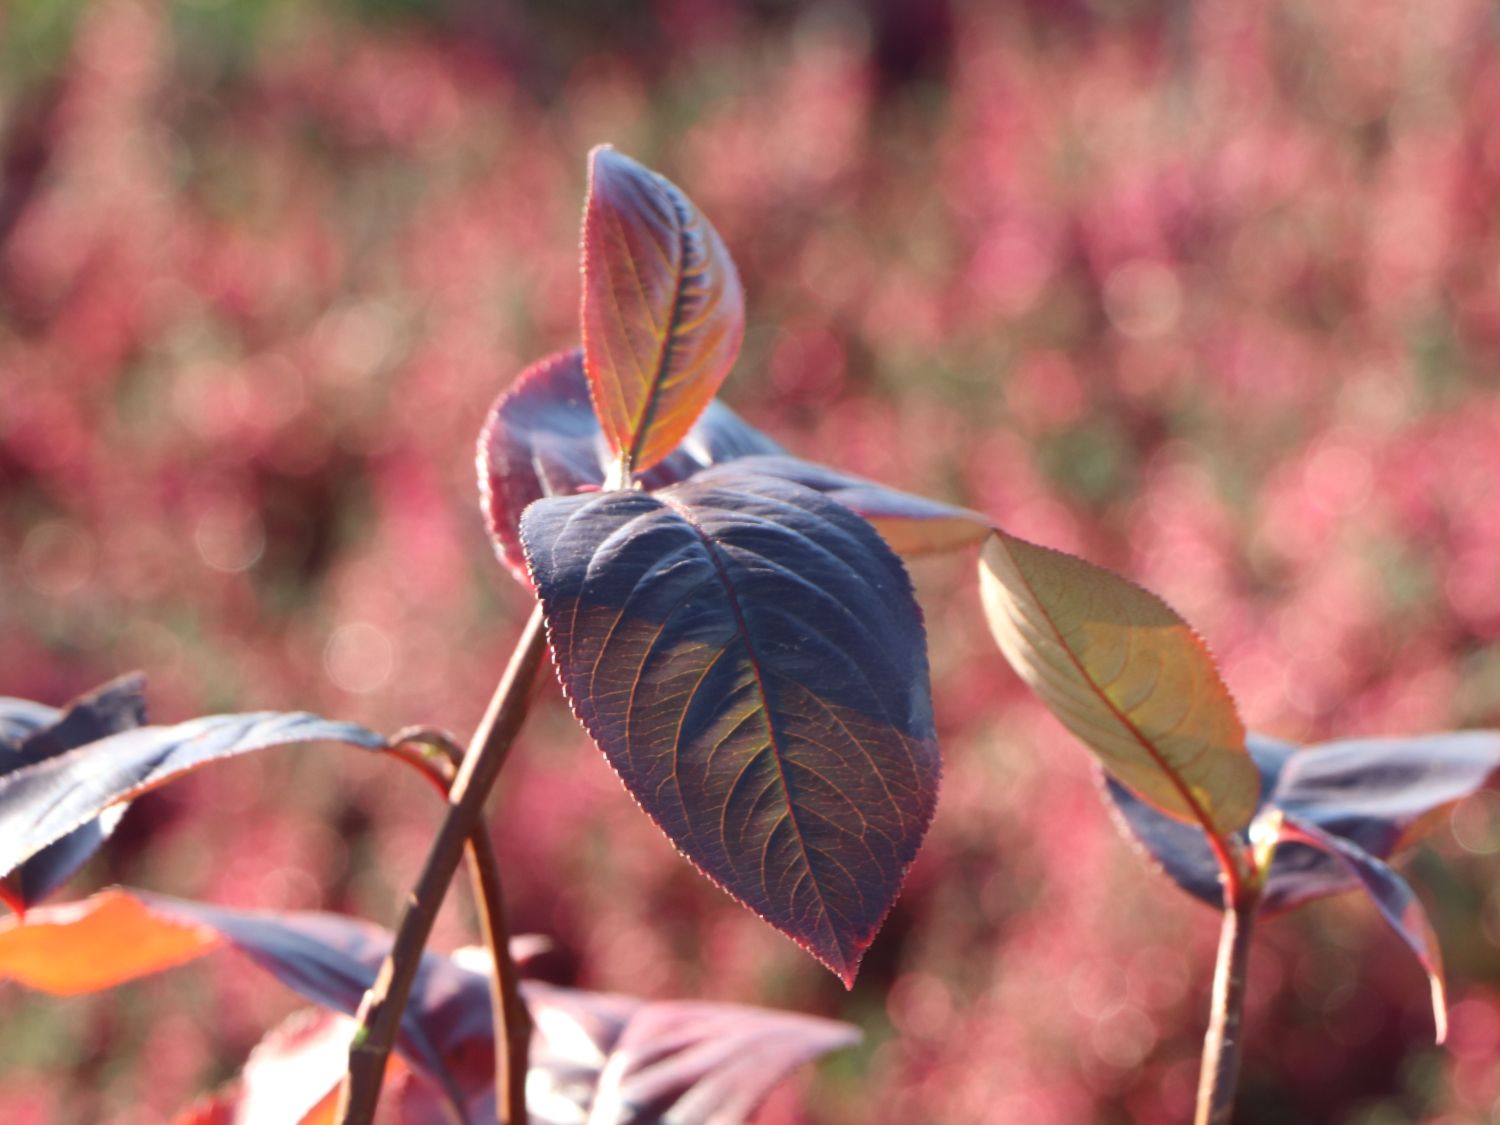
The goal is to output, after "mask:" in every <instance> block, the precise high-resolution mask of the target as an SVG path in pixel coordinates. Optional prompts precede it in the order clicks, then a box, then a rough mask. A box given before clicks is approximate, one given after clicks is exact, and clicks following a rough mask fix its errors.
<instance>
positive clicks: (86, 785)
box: [0, 711, 386, 874]
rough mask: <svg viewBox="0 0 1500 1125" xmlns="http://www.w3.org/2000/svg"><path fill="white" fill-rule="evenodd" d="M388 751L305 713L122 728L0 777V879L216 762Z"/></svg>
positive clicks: (377, 739)
mask: <svg viewBox="0 0 1500 1125" xmlns="http://www.w3.org/2000/svg"><path fill="white" fill-rule="evenodd" d="M319 741H331V742H347V743H349V744H351V745H354V746H360V747H363V748H365V749H369V750H379V749H384V748H385V747H386V741H385V739H384V738H382V737H381V736H380V735H378V734H376V733H375V732H374V731H371V730H367V729H365V728H364V727H361V726H357V725H356V724H354V723H342V722H333V721H331V720H329V719H320V718H319V717H318V716H316V715H310V714H307V713H306V712H292V713H280V712H275V711H260V712H251V713H248V714H241V715H210V716H208V717H206V718H202V719H193V720H192V721H190V722H186V723H179V724H177V725H176V726H169V727H155V726H153V727H139V728H137V729H135V730H124V731H120V732H119V733H117V734H111V735H109V736H108V737H106V738H101V739H99V740H98V741H97V742H90V743H88V744H87V745H85V746H81V747H79V748H78V749H76V750H67V751H64V752H62V753H58V754H56V755H55V756H53V757H50V758H46V759H44V760H42V761H37V762H32V763H30V764H28V765H23V766H21V767H20V768H18V769H15V770H13V771H11V772H10V773H7V774H5V775H4V776H0V873H5V874H9V873H10V872H12V871H14V870H15V869H16V868H17V867H18V866H19V865H20V864H22V863H24V862H26V861H27V860H29V859H31V857H33V856H35V855H37V854H38V853H39V852H41V850H42V849H43V848H46V847H47V846H48V845H50V844H52V843H54V842H55V841H57V840H61V839H62V838H63V837H65V836H67V835H68V834H69V833H70V832H73V831H75V830H76V829H78V828H79V826H80V825H84V824H87V823H88V822H90V821H92V820H94V819H95V818H96V817H98V816H99V815H100V814H101V813H103V812H104V811H105V810H106V809H108V808H110V806H112V805H117V804H119V803H120V802H122V801H128V800H130V799H131V798H133V797H137V796H139V795H140V794H142V793H144V792H146V791H147V790H150V789H154V788H156V787H157V786H159V785H164V784H165V783H166V782H168V781H171V780H173V779H174V778H177V777H180V776H181V775H182V774H184V773H187V772H188V771H190V770H193V769H196V768H197V767H199V766H202V765H204V764H206V763H208V762H213V761H217V760H219V759H221V758H229V757H233V756H235V755H238V754H247V753H249V752H251V751H253V750H264V749H267V748H268V747H272V746H283V745H286V744H287V743H292V742H319Z"/></svg>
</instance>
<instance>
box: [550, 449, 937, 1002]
mask: <svg viewBox="0 0 1500 1125" xmlns="http://www.w3.org/2000/svg"><path fill="white" fill-rule="evenodd" d="M521 539H522V541H523V543H524V544H525V547H526V556H527V561H528V563H529V564H530V567H531V572H532V577H533V579H534V580H535V582H536V586H537V590H538V592H539V594H540V597H541V600H542V606H543V609H544V611H545V613H546V617H547V629H548V638H549V640H550V641H551V645H552V652H553V655H554V658H555V660H556V663H557V669H558V674H559V676H560V678H561V679H562V682H563V685H564V688H565V689H566V691H567V693H568V696H569V698H570V700H571V701H572V704H573V708H574V711H575V712H576V713H577V715H578V717H579V719H580V720H581V721H582V723H583V725H584V727H585V728H586V729H587V730H588V732H589V734H590V735H592V736H593V738H594V741H595V742H596V743H598V744H599V747H600V749H602V750H603V751H604V754H605V756H606V757H607V758H608V759H609V761H610V763H611V764H612V765H613V766H614V767H615V769H616V771H617V772H618V773H619V775H620V777H621V779H622V780H623V781H624V783H625V786H626V788H628V789H629V790H630V792H631V793H632V794H633V795H634V796H635V798H636V800H637V801H639V802H640V804H641V806H642V808H644V809H645V810H646V812H647V814H648V815H650V816H651V818H652V819H653V820H655V821H656V823H657V824H658V825H659V826H660V827H661V828H662V830H663V831H665V832H666V834H667V836H668V837H669V838H671V840H672V841H673V843H675V844H676V845H677V847H678V848H679V849H680V850H681V851H682V852H683V853H684V854H685V855H686V856H687V857H688V858H689V859H691V860H692V861H693V862H694V863H695V864H697V865H698V866H699V868H701V869H702V870H703V871H704V872H705V874H707V875H708V876H709V877H710V878H711V879H713V880H714V881H715V882H717V883H719V884H720V885H721V886H723V887H724V888H725V889H726V890H727V891H729V893H730V894H732V895H734V896H735V897H736V898H738V899H739V900H740V901H741V902H743V903H745V904H746V905H747V906H749V907H750V908H751V909H752V910H754V911H755V912H756V913H758V914H760V915H761V916H762V917H764V918H765V919H766V920H767V921H769V922H770V923H771V924H772V925H774V926H776V927H777V928H778V929H781V930H782V931H783V932H785V933H787V934H788V935H790V936H791V937H792V938H794V939H795V940H796V941H798V942H799V943H800V944H802V945H803V946H804V947H805V948H807V949H808V950H809V951H810V952H812V953H813V954H814V955H815V956H816V957H818V958H819V959H820V960H822V961H823V962H824V964H826V965H827V966H828V967H829V968H831V969H832V970H833V971H834V972H836V973H838V974H839V976H841V977H842V978H843V979H844V980H845V982H846V983H849V982H851V981H852V979H853V976H854V973H855V970H856V968H857V966H858V963H859V958H860V956H861V955H862V953H863V952H864V949H865V947H866V946H868V945H869V943H870V941H871V939H872V938H873V937H874V935H875V931H876V930H877V929H878V928H879V925H880V923H881V921H882V920H883V919H884V917H885V914H886V912H887V911H888V910H889V909H890V906H891V903H892V902H893V901H894V899H895V897H896V893H897V891H898V889H899V888H900V885H901V880H902V878H903V876H904V875H905V872H906V868H907V865H908V864H910V863H911V861H912V859H913V857H914V856H915V855H916V852H917V848H918V847H919V845H920V844H921V840H922V836H923V834H924V832H925V831H926V828H927V824H928V821H929V820H930V819H931V817H932V811H933V807H934V804H935V802H936V798H937V786H938V774H939V763H938V755H937V742H936V737H935V735H934V732H933V725H932V705H931V698H930V694H929V688H928V682H927V657H926V645H925V639H924V636H923V632H922V622H921V613H920V611H919V610H918V608H917V605H916V602H915V600H914V599H913V597H912V593H911V584H910V581H909V580H908V579H907V577H906V572H905V571H904V570H903V569H902V567H901V563H900V560H899V559H897V558H896V556H895V555H894V554H892V553H891V551H890V549H889V548H888V547H887V546H886V545H885V543H884V542H883V541H882V540H881V539H880V537H879V536H878V535H876V534H875V532H874V531H873V529H871V527H870V526H869V525H868V524H867V523H865V522H864V521H863V520H861V519H859V518H858V517H857V516H855V515H854V514H853V513H851V512H849V511H848V510H847V509H845V508H844V507H843V506H841V505H839V504H837V503H834V502H833V501H831V500H829V499H828V498H827V497H825V496H823V495H821V494H819V493H817V492H814V491H812V490H811V489H807V488H804V487H802V486H800V485H797V484H793V483H790V482H788V481H783V480H777V479H773V478H767V477H761V476H757V475H754V474H751V473H742V474H730V473H719V474H716V476H715V478H714V480H713V481H712V482H711V483H709V482H700V481H698V480H691V481H688V482H686V483H683V484H679V485H674V486H672V487H671V488H666V489H662V490H660V491H658V492H654V493H643V492H605V493H597V494H594V495H585V496H573V497H559V498H556V499H547V500H539V501H537V502H536V503H535V504H533V505H532V506H531V507H530V508H528V509H527V510H526V514H525V516H523V517H522V520H521Z"/></svg>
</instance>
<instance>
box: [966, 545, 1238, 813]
mask: <svg viewBox="0 0 1500 1125" xmlns="http://www.w3.org/2000/svg"><path fill="white" fill-rule="evenodd" d="M979 576H980V586H981V591H982V594H983V597H984V608H985V613H986V614H987V616H988V618H989V622H990V628H991V630H992V631H993V632H994V634H995V639H996V640H997V641H998V642H999V645H1000V649H1001V651H1002V652H1004V653H1005V656H1006V658H1007V659H1008V660H1009V661H1010V663H1011V665H1012V666H1013V667H1014V668H1015V669H1016V671H1017V672H1018V673H1019V674H1020V676H1021V678H1022V679H1024V680H1025V681H1026V682H1027V683H1028V684H1029V685H1031V687H1032V688H1033V689H1034V690H1035V691H1036V693H1037V694H1038V695H1039V696H1041V698H1042V700H1043V702H1045V703H1046V704H1047V706H1048V708H1049V709H1050V710H1051V711H1052V713H1053V714H1055V715H1056V716H1057V717H1058V719H1060V720H1061V721H1062V723H1063V725H1064V726H1066V727H1067V728H1068V729H1069V730H1070V731H1072V732H1073V733H1074V734H1075V735H1077V736H1078V738H1079V739H1081V740H1082V741H1083V742H1084V744H1085V745H1087V746H1088V747H1089V749H1090V750H1092V751H1093V752H1094V753H1095V754H1096V755H1097V756H1098V758H1099V760H1100V761H1101V762H1102V763H1103V765H1104V767H1105V768H1106V769H1107V770H1109V772H1110V773H1111V774H1113V775H1114V776H1115V777H1116V778H1118V779H1119V780H1120V781H1121V782H1123V783H1124V784H1125V785H1127V786H1129V787H1130V788H1131V789H1132V790H1134V791H1135V792H1136V793H1137V794H1139V795H1140V796H1141V797H1143V798H1145V799H1146V800H1147V801H1149V802H1150V803H1151V804H1153V805H1155V806H1156V807H1157V808H1159V809H1161V810H1162V811H1163V812H1166V813H1168V814H1169V815H1171V816H1174V817H1177V818H1178V819H1180V820H1186V821H1193V822H1197V823H1198V824H1201V825H1202V826H1203V827H1204V828H1205V830H1207V831H1210V832H1212V833H1214V835H1215V836H1216V837H1217V838H1218V839H1219V840H1220V841H1225V840H1227V837H1228V836H1229V835H1230V834H1232V833H1234V832H1235V831H1237V830H1239V829H1241V828H1243V827H1245V825H1247V824H1248V823H1249V822H1250V818H1251V816H1253V815H1254V813H1255V809H1256V806H1257V804H1258V801H1259V795H1260V776H1259V774H1258V772H1257V771H1256V768H1255V763H1254V761H1252V760H1251V758H1250V755H1249V753H1248V752H1247V751H1246V749H1245V729H1244V726H1243V724H1242V723H1241V722H1240V717H1239V712H1238V711H1237V710H1236V708H1235V706H1234V700H1233V699H1231V698H1230V695H1229V689H1228V688H1226V687H1225V686H1224V682H1223V680H1221V679H1220V678H1219V672H1218V669H1217V668H1216V667H1215V665H1214V662H1213V658H1212V657H1211V656H1210V655H1209V653H1208V649H1207V648H1206V647H1205V645H1204V644H1203V641H1202V640H1201V639H1200V638H1199V637H1198V635H1197V634H1196V633H1194V632H1193V630H1192V629H1191V628H1189V627H1188V625H1187V623H1186V622H1185V621H1183V620H1182V618H1181V617H1179V616H1178V615H1177V614H1176V612H1174V611H1173V610H1172V608H1171V607H1170V606H1168V605H1167V604H1166V603H1165V602H1164V601H1162V600H1161V599H1160V598H1158V597H1157V596H1156V595H1155V594H1152V593H1150V592H1148V591H1146V590H1143V589H1141V588H1140V587H1139V586H1136V585H1134V584H1133V583H1130V582H1127V581H1126V580H1125V579H1123V578H1121V577H1119V576H1118V575H1116V574H1112V573H1111V572H1109V571H1107V570H1105V569H1103V568H1102V567H1098V566H1094V565H1093V564H1092V563H1087V562H1084V561H1083V560H1082V559H1079V558H1074V557H1073V556H1072V555H1066V554H1063V553H1062V552H1061V551H1054V550H1051V549H1049V548H1046V547H1038V546H1036V545H1034V544H1032V543H1027V542H1026V541H1024V540H1021V539H1017V538H1015V537H1014V536H1011V535H1007V534H1005V533H1004V532H1001V531H997V532H996V533H995V534H994V535H993V536H992V537H991V538H990V539H989V540H988V541H987V542H986V543H985V546H984V550H983V553H982V556H981V559H980V567H979Z"/></svg>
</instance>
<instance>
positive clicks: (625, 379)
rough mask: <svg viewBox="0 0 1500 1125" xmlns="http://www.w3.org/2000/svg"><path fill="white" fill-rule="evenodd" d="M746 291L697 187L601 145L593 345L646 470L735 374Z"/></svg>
mask: <svg viewBox="0 0 1500 1125" xmlns="http://www.w3.org/2000/svg"><path fill="white" fill-rule="evenodd" d="M744 334H745V295H744V292H743V290H742V289H741V288H740V279H739V275H738V274H736V273H735V269H734V263H733V262H732V261H731V260H730V257H729V252H728V251H727V250H725V249H724V244H723V242H721V241H720V240H719V235H718V232H717V231H715V230H714V228H713V227H712V226H711V225H710V224H709V222H708V220H707V219H705V218H704V217H703V216H702V215H701V214H700V213H699V212H698V209H697V208H696V207H694V206H693V204H692V202H691V201H690V200H689V199H688V197H687V196H686V195H684V194H683V193H682V191H681V190H680V189H678V188H677V187H676V186H675V185H673V184H671V183H669V182H668V181H667V180H666V179H664V178H663V177H661V176H659V175H657V174H656V173H655V172H652V171H651V170H650V169H648V168H644V167H642V166H641V165H639V164H637V163H636V162H635V161H634V160H631V159H630V158H629V157H627V156H623V155H621V154H620V153H618V152H616V151H615V150H614V149H612V148H610V147H609V146H608V145H601V146H600V147H598V148H596V149H594V150H593V152H591V153H590V154H589V190H588V200H587V202H586V203H585V204H584V215H583V356H584V368H585V370H586V371H587V372H588V378H589V387H590V389H591V391H592V393H593V399H594V407H595V410H596V411H597V413H598V415H599V420H600V422H601V423H602V424H603V428H604V437H605V440H606V441H607V442H608V443H609V448H610V450H611V452H613V453H615V454H616V455H618V456H619V457H620V458H622V459H623V461H624V463H625V464H626V465H627V466H629V467H630V468H632V469H634V470H635V471H637V472H639V471H640V470H642V469H649V468H650V467H651V466H652V465H654V464H656V463H657V462H658V461H660V460H661V459H662V458H663V457H665V456H667V454H669V453H671V452H672V450H673V449H674V448H675V447H676V446H677V443H678V442H680V441H681V440H682V439H683V438H684V437H686V436H687V432H688V430H690V429H691V428H692V425H693V423H694V422H695V421H696V420H697V418H698V415H699V414H701V413H702V412H703V408H704V407H705V406H707V405H708V402H709V400H710V399H711V398H713V397H714V392H715V391H717V390H718V388H719V384H720V383H722V382H723V381H724V376H725V375H727V374H728V373H729V368H730V366H731V365H732V364H733V363H734V360H735V356H736V355H738V353H739V350H740V340H741V339H742V338H743V336H744Z"/></svg>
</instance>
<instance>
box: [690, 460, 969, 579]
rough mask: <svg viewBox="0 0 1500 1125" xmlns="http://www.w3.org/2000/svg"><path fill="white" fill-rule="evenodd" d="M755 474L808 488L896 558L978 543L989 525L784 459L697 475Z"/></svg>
mask: <svg viewBox="0 0 1500 1125" xmlns="http://www.w3.org/2000/svg"><path fill="white" fill-rule="evenodd" d="M738 473H757V474H759V475H761V476H768V477H777V478H779V479H781V480H789V481H792V482H793V483H794V484H800V485H802V486H803V487H805V488H811V489H814V490H816V491H818V492H821V493H823V494H824V495H826V496H828V497H830V498H832V499H834V500H837V501H838V502H839V503H840V504H842V505H844V507H846V508H848V509H850V510H851V511H854V512H857V513H859V515H861V516H863V517H864V518H865V519H866V520H867V521H868V522H869V523H870V525H871V526H873V527H874V528H875V530H876V531H878V532H880V535H881V538H883V539H884V540H885V541H886V543H888V544H889V545H890V548H891V550H893V551H895V552H896V553H897V554H898V555H924V554H929V553H931V552H934V551H950V550H954V549H956V548H959V547H968V546H972V545H974V544H976V543H980V542H982V541H983V540H984V538H985V537H986V536H987V535H989V533H990V531H991V530H992V529H993V524H992V523H991V522H990V520H989V518H988V517H987V516H985V515H982V514H981V513H979V512H971V511H969V510H968V509H967V508H956V507H954V506H953V505H951V504H941V503H939V502H938V501H936V500H928V499H926V498H924V497H921V496H913V495H912V494H911V493H909V492H902V491H900V490H899V489H895V488H887V487H886V486H885V485H883V484H877V483H876V482H875V481H872V480H866V479H865V478H864V477H857V476H855V475H854V474H852V473H842V472H839V471H838V470H837V469H830V468H829V467H828V466H826V465H820V464H818V463H817V462H815V461H803V460H801V459H800V458H797V457H787V456H748V457H743V458H741V459H739V460H737V461H734V462H733V463H731V464H726V465H724V466H722V467H721V468H709V469H705V470H704V471H703V472H702V473H700V474H699V476H700V477H701V478H702V479H704V480H706V481H713V480H715V479H717V477H718V476H720V475H731V476H732V475H734V474H738Z"/></svg>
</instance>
